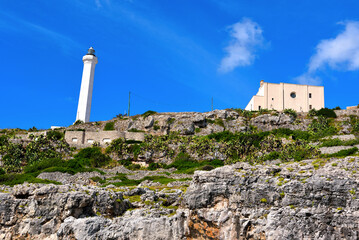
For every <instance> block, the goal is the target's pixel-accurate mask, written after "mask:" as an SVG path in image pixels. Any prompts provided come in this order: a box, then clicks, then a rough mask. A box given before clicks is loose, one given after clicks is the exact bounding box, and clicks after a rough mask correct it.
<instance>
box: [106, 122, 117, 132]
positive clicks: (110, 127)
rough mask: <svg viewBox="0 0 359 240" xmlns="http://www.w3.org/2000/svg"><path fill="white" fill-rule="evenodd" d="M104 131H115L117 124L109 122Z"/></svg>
mask: <svg viewBox="0 0 359 240" xmlns="http://www.w3.org/2000/svg"><path fill="white" fill-rule="evenodd" d="M103 130H104V131H112V130H115V122H108V123H106V125H105V128H104V129H103Z"/></svg>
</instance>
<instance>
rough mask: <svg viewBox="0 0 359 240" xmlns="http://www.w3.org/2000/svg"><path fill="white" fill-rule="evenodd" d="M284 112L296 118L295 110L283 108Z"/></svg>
mask: <svg viewBox="0 0 359 240" xmlns="http://www.w3.org/2000/svg"><path fill="white" fill-rule="evenodd" d="M283 112H284V113H285V114H288V115H290V116H292V117H293V118H297V112H296V111H295V110H293V109H291V108H289V109H284V111H283Z"/></svg>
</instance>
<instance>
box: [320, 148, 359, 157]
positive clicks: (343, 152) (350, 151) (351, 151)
mask: <svg viewBox="0 0 359 240" xmlns="http://www.w3.org/2000/svg"><path fill="white" fill-rule="evenodd" d="M356 152H358V148H357V147H353V148H349V149H343V150H340V151H339V152H337V153H332V154H326V155H324V156H325V157H346V156H350V155H353V154H354V153H356Z"/></svg>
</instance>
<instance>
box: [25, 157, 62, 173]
mask: <svg viewBox="0 0 359 240" xmlns="http://www.w3.org/2000/svg"><path fill="white" fill-rule="evenodd" d="M64 165H65V161H63V160H61V159H59V158H48V159H44V160H42V161H40V162H35V163H33V164H31V165H28V166H26V167H25V168H24V172H25V173H33V172H38V171H41V170H44V169H46V168H50V167H60V166H64Z"/></svg>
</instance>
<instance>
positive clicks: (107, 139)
mask: <svg viewBox="0 0 359 240" xmlns="http://www.w3.org/2000/svg"><path fill="white" fill-rule="evenodd" d="M102 141H103V142H104V143H110V142H111V139H109V138H104V139H103V140H102Z"/></svg>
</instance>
